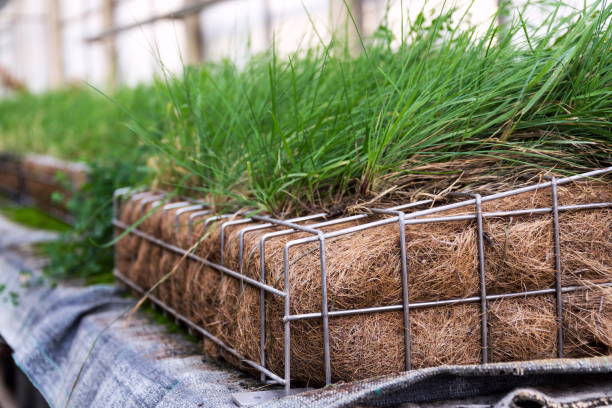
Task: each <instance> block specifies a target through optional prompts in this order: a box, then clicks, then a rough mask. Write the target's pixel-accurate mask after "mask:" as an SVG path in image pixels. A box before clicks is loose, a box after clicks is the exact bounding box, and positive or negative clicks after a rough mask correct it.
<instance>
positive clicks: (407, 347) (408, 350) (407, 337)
mask: <svg viewBox="0 0 612 408" xmlns="http://www.w3.org/2000/svg"><path fill="white" fill-rule="evenodd" d="M404 215H405V214H404V213H403V212H400V214H399V228H400V230H399V233H400V255H401V262H402V304H403V306H404V307H403V312H404V353H405V358H404V362H405V365H406V371H408V370H410V369H411V366H412V364H411V354H412V347H411V333H410V303H409V287H408V260H407V256H406V224H405V222H404Z"/></svg>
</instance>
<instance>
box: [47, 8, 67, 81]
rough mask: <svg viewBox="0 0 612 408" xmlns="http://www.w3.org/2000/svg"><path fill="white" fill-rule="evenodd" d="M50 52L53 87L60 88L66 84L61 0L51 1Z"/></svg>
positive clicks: (49, 10)
mask: <svg viewBox="0 0 612 408" xmlns="http://www.w3.org/2000/svg"><path fill="white" fill-rule="evenodd" d="M47 4H48V7H49V8H48V13H49V14H48V16H49V29H50V33H49V34H50V35H49V42H50V44H49V51H50V56H49V57H50V60H51V72H50V77H51V78H50V79H51V86H52V87H54V88H59V87H61V86H62V85H63V84H64V81H65V78H64V46H63V41H62V22H61V14H62V13H61V4H60V0H49V2H48V3H47Z"/></svg>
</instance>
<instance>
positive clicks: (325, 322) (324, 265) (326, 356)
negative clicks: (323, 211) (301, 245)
mask: <svg viewBox="0 0 612 408" xmlns="http://www.w3.org/2000/svg"><path fill="white" fill-rule="evenodd" d="M319 259H320V260H321V298H322V299H321V319H322V321H323V358H324V359H325V384H326V385H329V384H331V356H330V351H329V309H328V305H327V260H326V256H325V236H324V235H323V233H322V232H320V233H319Z"/></svg>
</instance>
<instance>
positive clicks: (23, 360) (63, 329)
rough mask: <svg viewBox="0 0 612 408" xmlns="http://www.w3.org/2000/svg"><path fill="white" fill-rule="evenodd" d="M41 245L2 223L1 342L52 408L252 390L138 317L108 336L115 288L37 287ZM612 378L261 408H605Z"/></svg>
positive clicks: (520, 370) (462, 383) (525, 380)
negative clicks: (29, 250)
mask: <svg viewBox="0 0 612 408" xmlns="http://www.w3.org/2000/svg"><path fill="white" fill-rule="evenodd" d="M48 238H49V236H48V235H45V234H42V235H38V236H36V235H33V234H31V233H30V232H28V231H24V230H22V229H20V228H17V227H15V226H14V225H12V224H10V223H8V222H6V220H3V219H1V218H0V285H4V286H3V289H2V293H0V335H2V336H3V337H4V338H5V340H6V342H7V343H8V344H9V345H10V346H11V347H12V348H13V350H14V355H13V357H14V359H15V362H16V363H17V364H18V365H19V367H21V369H22V370H23V371H24V373H25V374H26V375H27V376H28V377H29V378H30V380H31V381H32V383H33V384H35V386H36V387H37V388H38V389H39V390H40V391H41V393H42V394H43V395H44V397H45V398H46V399H47V401H48V402H49V404H50V405H51V406H53V407H64V406H66V402H67V400H68V398H69V396H70V406H72V407H122V408H127V407H226V406H233V403H232V400H231V393H234V392H241V391H247V390H248V389H249V388H252V386H253V384H254V382H253V380H252V379H250V378H248V377H246V376H243V375H241V374H239V373H238V372H236V371H234V370H231V369H228V368H226V367H224V366H222V365H220V364H218V363H215V362H213V361H210V360H208V359H207V358H206V357H203V356H201V355H199V354H198V352H199V349H198V346H197V345H196V344H193V343H190V342H188V341H187V340H186V339H185V338H183V337H182V336H181V335H177V334H169V333H168V332H167V331H166V330H165V329H164V328H162V327H160V326H158V325H156V324H154V323H152V322H151V321H150V320H149V319H147V318H146V317H145V316H143V315H142V314H140V313H136V314H135V315H134V316H132V317H131V318H130V319H121V320H119V321H116V322H115V323H114V324H112V326H110V324H111V323H112V322H113V321H115V319H117V317H118V316H120V315H121V314H123V313H125V311H126V310H128V309H129V308H130V307H131V306H132V305H133V304H134V300H133V299H130V298H126V297H125V296H123V294H122V292H121V291H120V290H118V289H117V288H115V287H112V286H107V285H106V286H105V285H99V286H92V287H70V286H61V287H55V288H53V287H51V286H50V285H49V284H48V283H46V282H44V281H43V280H41V279H40V277H39V276H40V275H39V274H38V273H37V272H36V271H37V270H38V269H39V267H40V265H39V264H37V263H36V262H34V258H33V257H31V256H30V255H27V254H24V253H23V252H22V251H20V250H19V249H18V248H17V245H16V244H17V243H24V242H27V241H29V240H31V239H36V240H39V239H48ZM26 271H28V272H27V273H26ZM0 288H2V286H0ZM11 293H15V295H12V294H11ZM109 326H110V328H109ZM611 373H612V359H611V358H595V359H583V360H549V361H540V362H531V363H518V364H497V365H489V366H486V367H442V368H437V369H425V370H420V371H415V372H412V373H408V374H403V375H399V376H393V377H388V378H384V379H378V380H373V381H365V382H360V383H352V384H344V385H339V386H335V387H330V388H327V389H323V390H318V391H313V392H308V393H304V394H301V395H297V396H293V397H287V398H284V399H281V400H277V401H276V402H274V403H266V404H263V405H264V406H274V407H297V406H303V407H311V406H312V407H328V406H334V407H345V406H356V405H358V406H364V405H365V406H371V405H372V406H391V405H397V404H400V403H404V404H406V405H405V406H425V405H426V406H440V403H435V402H432V401H447V403H446V404H448V405H453V406H455V405H462V406H466V405H467V404H470V405H469V406H472V405H473V404H476V405H474V406H480V407H483V406H491V404H496V405H498V406H500V407H507V406H508V407H509V406H543V405H551V404H552V405H555V404H557V403H561V402H568V403H569V402H571V401H573V400H576V399H579V400H581V401H583V406H585V407H586V406H604V405H606V404H608V405H609V404H612V375H611ZM77 377H78V378H79V381H78V383H76V386H74V384H75V380H76V378H77ZM73 386H74V387H73ZM525 387H529V388H525ZM534 387H535V388H534ZM73 388H74V389H73ZM71 393H72V394H71ZM468 397H469V398H470V399H469V400H465V398H468ZM459 399H464V400H462V401H459ZM448 401H451V402H448ZM525 401H528V402H529V404H535V405H529V404H526V403H525ZM430 403H431V404H430ZM415 404H418V405H415ZM584 404H586V405H584ZM557 406H562V405H558V404H557Z"/></svg>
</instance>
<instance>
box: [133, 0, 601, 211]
mask: <svg viewBox="0 0 612 408" xmlns="http://www.w3.org/2000/svg"><path fill="white" fill-rule="evenodd" d="M611 7H612V6H611V5H609V4H608V3H606V2H597V3H595V4H593V5H592V6H590V7H589V8H587V9H585V10H582V11H577V12H576V13H574V14H572V15H570V16H568V17H559V16H558V15H557V14H556V11H555V10H553V11H552V14H551V15H550V17H549V19H548V20H546V21H545V22H544V24H543V25H542V26H541V27H537V28H536V29H528V28H527V26H526V25H525V24H524V23H523V22H522V21H521V20H520V19H518V20H516V21H515V22H514V23H512V24H511V25H510V26H508V27H507V28H506V29H505V30H504V31H503V32H502V31H501V30H498V28H497V26H496V24H495V20H494V19H493V20H492V22H491V25H490V27H489V29H488V30H487V31H486V33H484V34H482V35H479V34H477V30H476V28H475V27H469V26H468V27H467V28H465V27H463V28H459V22H460V20H461V17H462V16H460V15H457V14H456V13H454V12H453V11H449V12H442V13H441V14H440V15H439V16H438V17H437V18H435V19H434V20H433V21H432V22H431V23H427V22H426V20H425V18H419V19H417V20H416V21H415V22H414V23H413V24H412V25H411V26H410V27H406V30H405V32H406V35H405V38H403V39H400V40H401V41H400V42H401V44H400V45H399V46H392V41H391V39H392V38H391V35H390V33H389V31H388V30H386V29H384V27H383V28H381V29H380V30H379V31H378V33H377V35H375V36H374V37H373V38H371V39H365V40H364V42H365V44H366V46H365V49H364V51H363V52H362V53H361V55H360V56H358V57H356V58H352V57H350V56H349V55H348V53H347V52H346V50H345V49H344V48H343V47H342V45H341V44H336V43H334V42H333V41H332V42H331V43H329V44H322V45H321V46H320V47H318V48H316V49H312V50H309V51H306V52H302V53H300V54H299V55H293V56H290V57H289V58H279V57H277V56H276V55H275V53H274V52H273V51H272V52H270V53H268V54H265V55H261V56H259V57H257V58H254V59H253V60H252V61H250V63H248V64H247V65H246V66H245V67H244V68H238V67H236V66H234V65H233V64H231V63H230V62H225V63H221V64H216V65H207V66H205V67H203V68H196V69H188V70H186V72H185V73H184V75H183V76H181V77H179V78H175V79H170V80H168V81H167V83H166V84H164V86H162V87H160V91H159V92H160V93H162V94H163V95H164V96H163V97H164V98H166V99H168V100H169V101H171V103H172V106H173V109H169V110H167V111H166V113H167V116H166V118H165V120H166V122H167V128H166V130H165V133H163V134H156V133H151V132H147V131H144V130H142V131H140V132H139V133H140V135H141V136H142V137H143V138H144V139H145V140H147V141H148V143H149V144H150V145H152V146H153V147H154V148H155V149H156V150H157V151H158V152H159V154H157V155H156V158H155V164H156V168H157V178H158V180H159V181H160V182H161V183H166V185H167V188H174V187H178V188H179V189H181V190H183V191H185V190H186V191H187V194H190V195H201V196H207V197H208V199H209V200H210V201H212V202H214V203H219V204H223V203H225V204H230V205H231V206H233V207H243V206H253V207H255V208H257V209H260V210H263V211H270V212H274V213H291V212H307V211H309V210H311V209H312V208H313V207H317V206H325V207H327V208H330V207H333V205H334V204H343V205H346V204H347V203H348V204H350V203H353V202H356V201H359V200H366V199H371V198H372V197H375V196H377V195H378V194H380V193H381V192H383V191H385V190H387V189H389V188H392V187H394V186H397V185H404V188H409V187H410V175H411V171H413V170H414V169H418V168H419V167H420V166H423V165H424V164H428V163H430V164H436V163H443V162H447V161H450V160H462V159H473V158H478V157H484V158H492V157H496V158H499V159H500V160H503V161H504V162H505V163H506V164H511V165H527V166H531V167H545V168H550V167H555V168H557V169H558V170H560V171H570V172H571V171H580V170H583V169H586V168H592V167H596V166H601V165H605V164H606V163H608V164H609V162H610V151H611V150H610V147H611V144H610V143H611V128H612V122H611V118H612V86H611V85H612V70H610V67H611V66H612V49H611V48H612V38H611V33H612V25H611V24H610V22H611V21H610V20H611V19H610V15H611ZM527 33H529V34H527ZM487 171H495V170H494V169H491V170H490V169H483V172H487Z"/></svg>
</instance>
